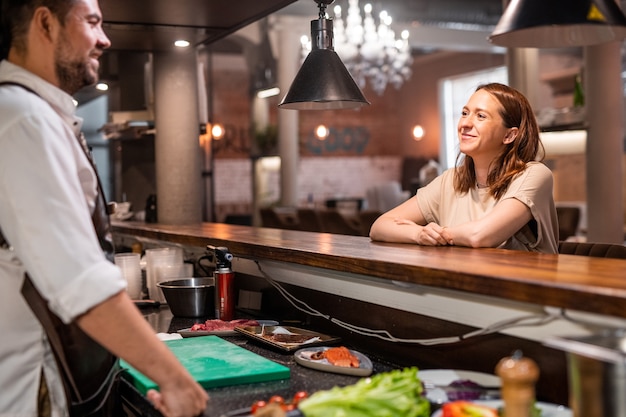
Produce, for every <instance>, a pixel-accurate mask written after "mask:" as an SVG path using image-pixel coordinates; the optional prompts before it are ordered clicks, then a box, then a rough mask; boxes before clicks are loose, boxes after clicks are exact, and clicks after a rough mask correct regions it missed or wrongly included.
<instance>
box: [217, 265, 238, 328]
mask: <svg viewBox="0 0 626 417" xmlns="http://www.w3.org/2000/svg"><path fill="white" fill-rule="evenodd" d="M213 275H214V277H215V296H216V297H215V317H216V318H218V319H221V320H224V321H230V320H233V319H234V318H235V287H234V282H233V281H234V280H235V273H234V272H233V271H232V270H231V269H230V268H219V269H216V270H215V272H214V273H213Z"/></svg>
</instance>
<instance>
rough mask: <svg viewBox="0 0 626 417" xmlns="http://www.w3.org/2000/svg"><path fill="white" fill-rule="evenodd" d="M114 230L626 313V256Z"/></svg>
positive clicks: (243, 231)
mask: <svg viewBox="0 0 626 417" xmlns="http://www.w3.org/2000/svg"><path fill="white" fill-rule="evenodd" d="M113 230H114V233H122V234H128V235H133V236H137V237H144V238H150V239H156V240H160V241H164V242H171V243H178V244H181V245H189V246H196V247H204V246H206V245H207V244H211V245H215V246H226V247H228V248H229V249H230V251H231V252H232V253H233V254H234V255H235V256H237V257H242V258H248V259H254V260H268V261H279V262H287V263H293V264H299V265H305V266H311V267H317V268H324V269H329V270H335V271H341V272H347V273H354V274H362V275H366V276H371V277H376V278H382V279H388V280H394V281H400V282H406V283H412V284H418V285H425V286H430V287H435V288H441V289H450V290H459V291H467V292H470V293H473V294H482V295H487V296H492V297H497V298H502V299H507V300H514V301H521V302H528V303H532V304H538V305H544V306H553V307H561V308H566V309H574V310H581V311H587V312H591V313H597V314H603V315H610V316H617V317H622V318H626V261H625V260H618V259H603V258H592V257H587V256H573V255H547V254H536V253H526V252H519V251H509V250H501V249H471V248H463V247H454V246H451V247H427V246H417V245H404V244H387V243H377V242H372V241H370V239H369V238H366V237H358V236H347V235H333V234H327V233H311V232H299V231H292V230H281V229H267V228H254V227H248V226H236V225H226V224H219V223H203V224H195V225H161V224H145V223H138V222H123V223H122V222H119V223H115V224H114V226H113Z"/></svg>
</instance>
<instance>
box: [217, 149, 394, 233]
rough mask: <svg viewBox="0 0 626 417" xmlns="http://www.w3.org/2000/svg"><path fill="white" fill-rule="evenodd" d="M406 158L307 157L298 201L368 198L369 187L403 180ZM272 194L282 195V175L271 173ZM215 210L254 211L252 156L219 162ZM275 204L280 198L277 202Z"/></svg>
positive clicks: (222, 214)
mask: <svg viewBox="0 0 626 417" xmlns="http://www.w3.org/2000/svg"><path fill="white" fill-rule="evenodd" d="M401 168H402V158H401V157H399V156H385V157H303V158H302V159H301V160H300V164H299V167H298V202H299V204H301V205H304V204H306V203H307V202H308V197H309V195H311V196H312V197H313V199H314V202H315V203H316V204H317V205H322V204H323V203H324V201H325V200H326V199H327V198H336V197H365V195H366V191H367V188H368V187H371V186H373V185H378V184H381V183H384V182H386V181H399V180H400V177H401ZM270 178H271V180H270V181H269V183H268V187H269V189H270V191H269V192H270V193H271V195H272V196H275V197H276V199H278V198H280V184H279V182H280V176H279V174H277V175H274V176H270ZM215 179H216V182H215V202H216V204H215V209H216V215H217V219H218V220H219V221H223V220H224V218H225V216H226V214H250V213H251V211H252V162H251V161H250V160H249V159H224V158H221V159H217V160H216V161H215ZM274 202H275V203H276V202H278V201H274Z"/></svg>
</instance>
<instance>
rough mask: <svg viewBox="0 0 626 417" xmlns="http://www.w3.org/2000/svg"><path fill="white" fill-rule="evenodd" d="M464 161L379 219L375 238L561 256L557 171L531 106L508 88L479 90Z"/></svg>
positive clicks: (466, 131)
mask: <svg viewBox="0 0 626 417" xmlns="http://www.w3.org/2000/svg"><path fill="white" fill-rule="evenodd" d="M457 134H458V139H459V143H460V146H459V149H460V153H459V155H458V157H457V159H458V160H459V161H460V162H459V164H458V166H457V167H456V168H451V169H448V170H447V171H445V172H444V173H443V174H442V175H440V176H439V177H437V178H435V179H434V180H433V181H432V182H431V183H429V184H428V185H427V186H425V187H423V188H420V189H419V190H418V191H417V194H416V197H415V198H416V200H417V204H416V202H415V201H414V200H413V199H410V200H408V201H406V202H404V203H402V204H400V205H399V206H398V207H395V208H393V209H391V210H390V211H388V212H387V213H385V214H383V215H382V216H380V217H379V218H378V219H377V220H376V221H375V222H374V224H373V225H372V228H371V231H370V237H371V238H372V239H373V240H380V241H386V242H400V243H417V244H420V245H432V246H439V245H460V246H469V247H501V248H505V249H518V250H525V251H536V252H547V253H556V252H557V240H558V226H557V215H556V209H555V205H554V200H553V197H552V194H553V193H552V185H553V180H552V173H551V172H550V170H549V169H548V168H547V167H546V166H545V165H543V164H542V163H540V162H537V161H536V159H537V158H541V157H542V156H543V155H542V153H543V149H542V145H541V141H540V139H539V128H538V126H537V122H536V120H535V117H534V113H533V110H532V108H531V106H530V104H529V103H528V100H527V99H526V98H525V97H524V96H523V95H522V94H521V93H520V92H518V91H517V90H515V89H513V88H511V87H508V86H506V85H504V84H499V83H490V84H485V85H481V86H479V87H478V88H477V89H476V91H475V92H474V94H472V95H471V97H470V98H469V100H468V101H467V103H466V104H465V105H464V106H463V109H462V113H461V118H460V119H459V123H458V130H457Z"/></svg>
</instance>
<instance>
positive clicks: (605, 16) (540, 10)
mask: <svg viewBox="0 0 626 417" xmlns="http://www.w3.org/2000/svg"><path fill="white" fill-rule="evenodd" d="M624 38H626V18H625V17H624V14H623V13H622V11H621V9H620V8H619V6H618V5H617V3H616V2H615V0H512V1H511V3H510V4H509V5H508V6H507V8H506V10H505V11H504V13H503V15H502V18H501V19H500V21H499V22H498V25H497V26H496V28H495V30H494V31H493V33H492V34H491V36H489V40H490V41H491V42H493V43H494V44H496V45H501V46H507V47H518V48H561V47H570V46H588V45H595V44H600V43H605V42H611V41H615V40H622V39H624Z"/></svg>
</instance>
